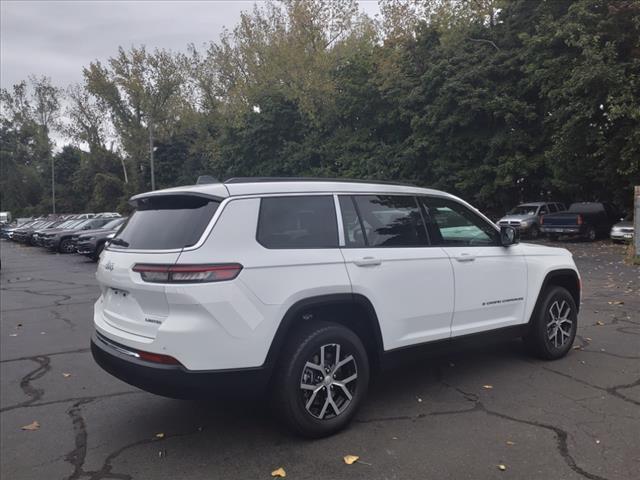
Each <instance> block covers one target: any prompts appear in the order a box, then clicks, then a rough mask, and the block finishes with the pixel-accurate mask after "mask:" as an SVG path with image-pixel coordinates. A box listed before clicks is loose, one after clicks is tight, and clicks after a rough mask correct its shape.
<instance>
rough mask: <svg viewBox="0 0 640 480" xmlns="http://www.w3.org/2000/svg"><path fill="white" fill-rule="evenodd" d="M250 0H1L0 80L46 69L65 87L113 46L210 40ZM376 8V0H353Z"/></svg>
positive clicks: (174, 45)
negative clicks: (85, 67)
mask: <svg viewBox="0 0 640 480" xmlns="http://www.w3.org/2000/svg"><path fill="white" fill-rule="evenodd" d="M253 3H254V2H253V0H252V1H239V0H237V1H214V0H209V1H157V0H147V1H117V0H116V1H98V0H93V1H52V0H49V1H25V0H21V1H7V0H2V1H1V3H0V8H1V12H0V22H1V24H0V36H1V38H0V40H1V42H0V59H1V72H0V83H1V85H2V87H4V88H7V87H10V86H11V85H13V84H14V83H17V82H19V81H20V80H22V79H26V78H27V77H28V76H29V75H31V74H35V75H47V76H49V77H51V79H52V81H53V83H54V84H56V85H58V86H61V87H64V86H67V85H69V84H70V83H74V82H80V81H82V67H84V66H88V65H89V63H90V62H91V61H93V60H96V59H98V60H105V59H107V58H108V57H110V56H113V55H115V54H116V52H117V49H118V46H123V47H125V48H128V47H130V46H132V45H136V46H139V45H141V44H144V45H146V46H147V47H148V48H150V49H153V48H155V47H158V48H166V49H171V50H180V51H184V50H185V49H186V46H187V44H189V43H195V44H196V45H198V46H199V45H201V44H203V43H205V42H209V41H211V40H217V39H218V37H219V35H220V33H221V32H222V29H223V27H225V26H226V27H228V28H233V26H234V25H235V24H236V23H237V21H238V20H239V18H240V12H241V11H243V10H249V9H251V7H252V5H253ZM359 3H360V7H361V9H362V10H364V11H365V12H367V13H368V14H370V15H372V16H373V15H375V14H376V13H378V11H379V10H378V5H377V1H376V0H371V1H366V0H365V1H362V0H361V1H360V2H359Z"/></svg>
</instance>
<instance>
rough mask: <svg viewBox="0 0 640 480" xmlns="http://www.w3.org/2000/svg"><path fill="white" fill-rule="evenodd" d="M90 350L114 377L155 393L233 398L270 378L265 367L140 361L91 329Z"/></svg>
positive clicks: (260, 387)
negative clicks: (205, 367)
mask: <svg viewBox="0 0 640 480" xmlns="http://www.w3.org/2000/svg"><path fill="white" fill-rule="evenodd" d="M91 353H92V355H93V358H94V359H95V361H96V363H97V364H98V365H100V367H102V368H103V369H104V370H105V371H107V372H108V373H110V374H111V375H113V376H114V377H116V378H119V379H120V380H122V381H124V382H126V383H128V384H129V385H133V386H134V387H138V388H140V389H142V390H145V391H147V392H150V393H154V394H156V395H162V396H165V397H171V398H183V399H196V398H208V397H218V398H224V397H227V398H229V397H235V396H238V395H243V394H244V393H248V392H250V393H251V394H252V395H255V394H256V393H260V392H261V391H263V390H264V389H265V388H266V386H267V384H268V382H269V377H270V372H269V370H268V369H267V368H264V367H257V368H246V369H237V370H207V371H193V370H188V369H186V368H185V367H183V366H181V365H163V364H157V363H153V362H148V361H145V360H140V359H139V358H136V357H135V356H134V355H132V354H134V353H135V351H134V350H132V349H130V348H129V347H126V346H124V345H120V344H118V343H116V342H114V341H112V340H110V339H107V338H106V337H104V336H103V335H101V334H99V333H97V332H95V333H94V335H93V337H92V338H91Z"/></svg>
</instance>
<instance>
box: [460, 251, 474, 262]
mask: <svg viewBox="0 0 640 480" xmlns="http://www.w3.org/2000/svg"><path fill="white" fill-rule="evenodd" d="M475 259H476V257H475V255H472V254H470V253H461V254H460V255H458V256H456V260H457V261H459V262H473V261H474V260H475Z"/></svg>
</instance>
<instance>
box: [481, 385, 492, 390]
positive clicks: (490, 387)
mask: <svg viewBox="0 0 640 480" xmlns="http://www.w3.org/2000/svg"><path fill="white" fill-rule="evenodd" d="M482 388H484V389H485V390H491V389H492V388H493V385H483V386H482Z"/></svg>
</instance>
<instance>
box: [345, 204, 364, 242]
mask: <svg viewBox="0 0 640 480" xmlns="http://www.w3.org/2000/svg"><path fill="white" fill-rule="evenodd" d="M339 199H340V210H341V211H342V225H343V228H344V243H345V246H347V247H356V248H362V247H365V246H366V243H365V240H364V233H362V232H363V231H362V224H361V223H360V218H358V212H357V211H356V206H355V204H354V203H353V198H352V197H348V196H345V195H340V197H339Z"/></svg>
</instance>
